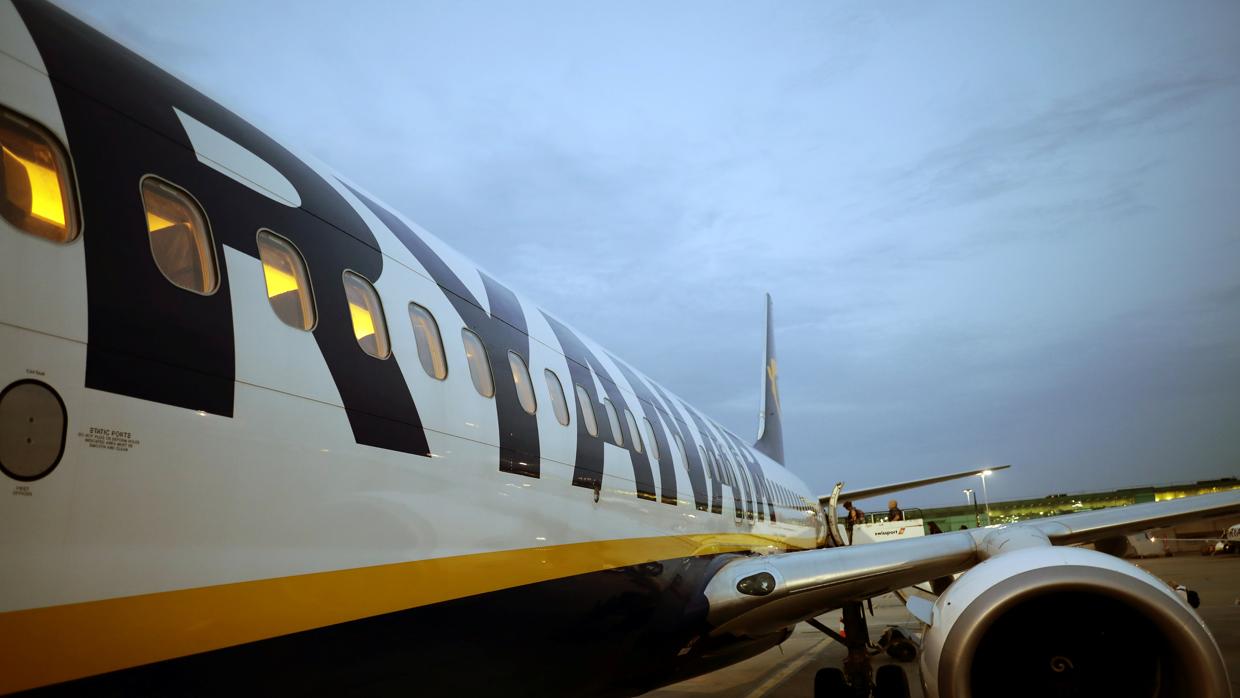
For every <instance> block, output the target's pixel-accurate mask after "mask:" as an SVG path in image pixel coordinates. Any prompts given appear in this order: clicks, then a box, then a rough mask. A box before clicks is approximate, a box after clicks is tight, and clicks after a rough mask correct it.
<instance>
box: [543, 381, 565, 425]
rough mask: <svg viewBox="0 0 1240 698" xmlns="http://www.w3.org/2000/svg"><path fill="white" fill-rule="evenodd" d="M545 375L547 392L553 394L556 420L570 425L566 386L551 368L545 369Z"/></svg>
mask: <svg viewBox="0 0 1240 698" xmlns="http://www.w3.org/2000/svg"><path fill="white" fill-rule="evenodd" d="M543 377H545V378H546V379H547V394H549V395H550V396H551V407H552V408H553V409H554V410H555V421H557V422H559V423H560V424H563V425H564V426H568V403H567V402H565V401H564V386H562V385H560V377H559V376H557V375H555V371H552V370H551V369H549V368H548V369H543Z"/></svg>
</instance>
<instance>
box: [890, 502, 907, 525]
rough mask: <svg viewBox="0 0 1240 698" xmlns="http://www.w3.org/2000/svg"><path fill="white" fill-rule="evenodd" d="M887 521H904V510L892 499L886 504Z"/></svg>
mask: <svg viewBox="0 0 1240 698" xmlns="http://www.w3.org/2000/svg"><path fill="white" fill-rule="evenodd" d="M887 520H888V521H903V520H904V510H902V509H901V508H900V503H899V502H897V501H896V500H894V499H893V500H891V501H890V502H887Z"/></svg>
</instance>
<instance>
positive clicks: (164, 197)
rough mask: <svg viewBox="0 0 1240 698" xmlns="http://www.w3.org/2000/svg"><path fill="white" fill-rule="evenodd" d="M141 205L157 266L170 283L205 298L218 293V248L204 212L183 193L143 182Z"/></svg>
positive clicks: (166, 185) (150, 179)
mask: <svg viewBox="0 0 1240 698" xmlns="http://www.w3.org/2000/svg"><path fill="white" fill-rule="evenodd" d="M142 205H143V206H144V207H145V208H146V230H147V233H148V234H149V237H150V241H151V256H153V257H154V258H155V266H157V267H159V271H160V272H162V273H163V275H164V277H166V278H167V279H168V280H169V281H171V282H172V283H173V284H174V285H176V286H179V287H181V288H183V289H185V290H186V291H193V292H194V293H200V294H202V295H204V296H205V295H208V294H211V293H214V292H215V289H216V288H217V287H218V286H219V280H218V277H217V275H216V273H215V245H214V244H212V242H211V230H210V229H209V228H208V227H207V217H206V216H205V215H203V213H202V209H201V208H199V207H198V204H197V203H196V202H195V201H194V199H193V197H191V196H190V195H189V193H188V192H186V191H185V190H184V189H181V188H180V187H177V186H175V185H173V184H169V183H168V182H165V181H163V180H162V179H159V178H158V177H149V176H148V177H143V178H142Z"/></svg>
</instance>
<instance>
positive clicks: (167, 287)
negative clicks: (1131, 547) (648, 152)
mask: <svg viewBox="0 0 1240 698" xmlns="http://www.w3.org/2000/svg"><path fill="white" fill-rule="evenodd" d="M357 136H358V137H359V138H365V137H367V134H365V133H363V132H359V133H358V134H357ZM0 146H2V151H0V157H2V158H3V168H2V170H0V171H2V173H3V175H2V177H3V179H2V180H0V190H3V196H2V197H0V198H2V200H0V219H2V220H0V472H2V473H3V477H2V478H0V481H3V482H4V483H5V487H6V489H9V488H11V489H10V490H9V492H8V493H7V495H6V496H5V497H4V498H3V499H2V500H0V501H3V505H0V559H2V560H3V563H2V564H0V692H3V693H10V692H18V691H27V690H30V691H34V692H36V693H51V694H62V693H70V694H76V693H91V694H99V693H102V694H166V693H176V694H221V693H230V694H231V693H240V692H270V693H277V692H278V693H316V694H317V693H341V692H350V693H367V694H369V693H395V692H405V693H408V692H413V693H418V694H432V695H506V696H514V695H531V696H554V695H637V694H640V693H643V692H646V691H649V690H651V689H654V688H656V687H658V686H662V685H667V684H669V683H672V682H675V681H679V680H682V679H685V678H688V677H692V676H696V675H700V674H703V673H706V672H709V671H712V670H714V669H716V668H719V667H722V666H726V665H729V664H732V663H735V662H738V661H741V660H743V659H745V658H748V657H751V656H754V655H756V654H757V653H760V652H762V651H764V650H766V649H768V648H771V647H774V646H776V645H778V644H779V643H781V642H782V641H783V640H784V639H786V638H787V637H788V636H789V634H790V633H791V629H792V628H793V626H795V625H796V624H797V623H800V622H802V621H807V622H817V621H814V619H815V618H816V617H817V616H820V615H822V614H824V613H826V612H828V611H832V610H835V609H842V610H843V611H844V613H845V616H846V629H848V630H850V632H849V633H848V635H850V636H852V638H853V641H854V645H855V641H856V638H857V637H858V632H856V630H857V629H858V628H862V627H864V626H863V623H864V617H863V616H860V617H859V616H858V613H859V609H860V608H861V603H862V602H863V601H865V600H866V599H869V598H872V597H874V596H876V595H880V594H884V593H887V592H890V591H892V590H897V589H901V588H903V587H907V586H910V585H914V584H919V583H922V582H925V581H927V580H943V579H946V580H947V581H948V582H950V583H948V584H946V585H942V584H940V585H938V586H937V587H936V590H937V591H938V592H939V595H938V596H937V599H936V600H935V601H933V602H930V601H914V600H913V599H910V602H909V608H910V611H912V612H913V613H914V614H915V615H917V616H918V617H919V618H921V619H922V620H924V621H925V622H926V623H927V629H926V631H925V635H924V641H923V646H922V652H921V654H920V668H921V674H920V677H921V678H920V680H921V682H922V684H923V687H924V689H925V694H926V695H927V696H953V697H958V696H990V695H997V694H999V693H1000V691H1002V692H1003V693H1004V694H1009V695H1025V694H1029V695H1033V694H1038V695H1043V694H1045V692H1046V691H1049V690H1050V689H1051V688H1055V689H1056V690H1066V688H1065V687H1067V688H1072V689H1079V690H1082V691H1093V692H1094V693H1095V694H1100V695H1121V694H1122V695H1138V694H1140V695H1159V696H1171V695H1177V696H1182V695H1211V696H1225V695H1230V685H1229V682H1228V678H1227V672H1226V669H1225V666H1224V663H1223V659H1222V657H1221V655H1220V652H1219V649H1218V646H1217V644H1216V643H1215V641H1214V639H1213V638H1212V636H1211V635H1210V633H1209V631H1208V629H1207V628H1206V627H1205V625H1204V624H1203V622H1202V621H1201V619H1200V618H1199V617H1198V616H1197V615H1196V614H1195V612H1194V611H1193V610H1192V609H1191V608H1189V607H1188V606H1187V605H1186V604H1185V603H1184V602H1183V601H1181V600H1180V599H1179V598H1178V597H1177V596H1176V595H1175V594H1174V592H1173V591H1172V590H1170V589H1169V588H1168V587H1167V585H1165V584H1163V583H1162V582H1161V581H1159V580H1158V579H1156V578H1154V577H1152V576H1150V575H1149V574H1147V573H1145V572H1144V571H1142V570H1140V569H1138V568H1136V567H1134V566H1133V565H1130V564H1128V563H1126V562H1124V561H1122V560H1119V559H1117V558H1115V557H1113V556H1108V555H1105V554H1103V553H1099V552H1097V551H1093V550H1088V549H1085V548H1082V547H1079V545H1080V544H1083V543H1086V542H1089V541H1093V540H1098V539H1103V538H1106V537H1114V536H1121V535H1125V534H1127V533H1132V532H1137V531H1143V530H1147V529H1150V528H1153V527H1157V526H1164V525H1171V524H1174V523H1177V522H1180V521H1185V520H1189V519H1193V518H1200V517H1207V516H1221V515H1227V514H1230V513H1235V512H1238V511H1240V492H1227V493H1217V494H1212V495H1205V496H1199V497H1191V498H1185V499H1179V500H1175V501H1169V502H1158V503H1150V504H1140V505H1135V506H1130V507H1126V508H1122V509H1107V510H1101V511H1091V512H1085V513H1078V514H1071V515H1066V516H1059V517H1053V518H1047V519H1040V520H1034V521H1028V522H1021V523H1019V524H1012V525H1002V526H996V527H992V528H985V529H977V530H969V531H958V532H948V533H943V534H939V535H928V536H924V537H919V538H915V539H908V540H899V541H891V542H882V543H878V544H874V545H865V546H847V545H841V544H840V541H839V540H837V538H838V528H837V527H836V526H835V525H834V524H835V518H836V516H837V513H836V511H835V506H834V505H835V503H836V501H837V499H838V497H839V496H840V495H841V494H842V493H843V492H844V489H843V488H842V487H837V488H836V490H835V491H834V492H832V493H831V494H830V495H824V496H819V495H815V494H814V493H812V492H811V490H810V489H809V487H807V486H806V484H805V483H804V481H803V480H802V479H801V478H800V477H798V475H797V474H796V465H795V464H791V463H787V464H786V463H785V460H786V459H785V458H784V451H783V436H782V426H781V424H782V421H781V420H782V414H781V410H782V408H781V405H780V400H779V391H778V367H777V362H776V356H775V344H774V332H773V320H772V313H771V305H770V300H769V298H768V299H767V313H766V352H765V356H764V362H763V366H762V370H763V374H764V389H763V396H762V413H761V419H760V424H759V430H758V434H759V436H758V438H757V440H756V441H755V442H753V443H750V442H749V440H748V439H743V438H741V437H740V436H738V435H736V434H734V433H732V432H731V431H729V430H727V429H725V428H723V427H722V426H720V425H719V424H718V423H717V422H715V421H713V420H711V419H710V418H709V417H707V416H706V415H704V414H703V413H702V412H700V411H698V410H697V409H695V408H693V407H692V406H690V405H689V404H687V403H686V402H685V401H684V400H682V399H680V398H679V397H677V396H676V395H675V394H673V393H672V392H671V391H670V390H668V389H666V388H665V387H663V386H661V385H659V384H658V383H657V382H655V381H653V380H651V379H650V378H649V377H648V376H646V375H645V374H644V373H641V372H639V371H638V370H637V369H636V368H634V367H632V366H630V365H629V364H628V363H626V362H624V361H622V360H621V359H619V358H618V357H616V356H614V355H613V354H612V353H611V352H609V351H607V350H606V349H605V348H603V347H601V346H599V345H598V344H597V343H595V342H593V341H592V340H590V339H589V338H587V337H585V336H584V335H582V334H581V333H580V332H578V331H577V330H575V329H573V328H572V326H570V325H569V324H567V323H566V322H565V321H563V320H561V319H559V318H558V317H557V316H555V315H553V314H551V313H550V312H547V311H544V310H543V309H542V308H539V307H537V306H536V305H534V304H532V303H530V302H529V301H528V300H526V299H525V298H523V297H522V296H520V295H518V294H517V293H516V292H515V291H513V290H512V289H510V288H509V287H508V286H506V285H504V284H503V283H502V282H500V281H499V280H498V279H497V278H496V277H494V276H492V275H491V274H490V273H488V272H487V271H484V270H482V269H480V268H478V267H477V266H476V265H475V264H473V263H471V262H470V261H468V260H467V259H466V258H465V257H464V256H463V255H461V254H459V253H458V252H456V251H454V250H453V249H452V248H451V247H450V246H449V245H448V244H446V243H445V242H444V241H442V240H440V239H438V238H436V237H435V236H433V235H431V234H430V233H429V232H427V231H426V230H423V229H422V228H420V227H419V226H417V225H416V224H415V223H413V222H412V221H411V220H410V219H409V218H407V217H406V216H404V215H403V214H401V213H399V212H398V211H397V210H396V209H395V208H393V207H390V206H388V205H386V204H384V203H382V202H381V201H379V200H378V199H377V198H376V197H374V196H372V195H371V194H369V193H367V192H366V191H365V190H364V189H363V188H362V187H360V186H358V185H357V184H356V183H354V182H353V181H351V180H349V179H347V178H346V177H344V176H343V175H341V174H338V173H336V172H335V171H333V170H331V169H329V168H328V167H326V166H325V165H323V164H321V163H319V162H317V161H316V160H314V159H313V158H310V157H307V156H304V155H300V154H297V153H296V151H294V150H291V149H289V148H288V147H286V146H283V145H281V144H279V143H277V142H276V141H274V140H273V139H272V138H270V137H269V136H267V135H266V134H264V133H263V132H262V131H261V130H259V129H257V128H255V127H254V126H252V125H250V124H249V123H247V122H245V121H244V120H242V119H240V118H239V117H237V116H236V115H235V114H233V113H232V112H230V111H228V110H227V109H226V108H224V107H223V106H220V105H219V104H217V103H216V102H214V101H212V100H211V99H209V98H208V97H206V96H204V95H203V94H201V93H200V92H198V91H196V90H195V89H193V88H191V87H189V86H188V85H186V84H185V83H183V82H182V81H180V80H178V79H176V78H175V77H173V76H171V75H169V74H168V73H167V72H165V71H163V70H161V69H160V68H159V67H157V66H155V65H154V64H152V63H151V62H149V61H147V60H145V59H143V58H142V57H141V56H139V55H138V54H137V53H135V52H133V51H131V50H129V49H127V48H125V47H123V46H122V45H121V44H119V43H118V42H116V41H114V40H112V39H110V38H108V37H107V36H105V35H104V34H102V33H101V32H99V31H97V30H95V29H93V28H92V27H90V26H88V25H87V24H86V23H84V22H82V21H80V20H78V19H76V18H74V17H73V16H72V15H71V14H69V13H67V12H65V11H64V10H62V9H60V8H58V7H56V6H55V5H53V4H50V3H47V2H42V1H39V0H0ZM930 479H933V478H927V480H930ZM913 484H915V483H913ZM904 485H907V486H911V485H910V484H909V483H904ZM878 489H883V488H871V489H870V491H874V490H878ZM897 489H899V488H897ZM861 491H864V490H861ZM883 491H895V490H892V489H890V488H888V489H885V490H883ZM953 575H959V576H958V578H955V580H954V581H951V580H952V576H953ZM1100 637H1123V638H1125V640H1126V642H1125V643H1124V644H1123V648H1122V653H1123V654H1122V656H1121V654H1119V653H1120V652H1121V650H1120V649H1119V648H1118V644H1119V643H1115V642H1097V641H1096V640H1098V639H1099V638H1100ZM849 650H850V653H851V654H850V661H849V662H847V663H846V666H845V669H847V672H845V671H842V670H841V669H839V668H836V667H828V668H824V669H822V670H821V671H819V674H818V677H817V679H816V684H815V694H816V695H820V696H830V695H837V696H838V695H850V696H851V695H866V694H868V693H870V691H871V690H874V691H875V695H886V696H893V695H907V694H908V685H907V678H906V677H905V676H904V674H903V672H902V670H900V669H899V668H898V667H894V666H892V667H882V668H880V670H879V671H878V672H876V673H875V675H873V676H871V670H870V667H869V665H868V663H867V662H866V661H862V660H863V659H864V658H863V657H859V656H857V653H856V647H854V646H851V645H850V647H849ZM887 669H894V670H895V671H894V672H893V671H887ZM1100 686H1103V687H1105V688H1101V689H1100V688H1099V687H1100ZM1038 691H1042V693H1038Z"/></svg>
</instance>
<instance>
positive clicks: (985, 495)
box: [978, 470, 992, 526]
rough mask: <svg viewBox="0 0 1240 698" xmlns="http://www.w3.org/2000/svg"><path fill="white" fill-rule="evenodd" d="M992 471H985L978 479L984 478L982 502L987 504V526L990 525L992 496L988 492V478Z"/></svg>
mask: <svg viewBox="0 0 1240 698" xmlns="http://www.w3.org/2000/svg"><path fill="white" fill-rule="evenodd" d="M991 472H992V471H990V470H983V471H982V473H981V475H979V476H978V477H980V478H982V502H984V503H985V504H986V525H987V526H989V525H990V494H989V493H988V492H987V491H986V476H987V475H990V474H991Z"/></svg>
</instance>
